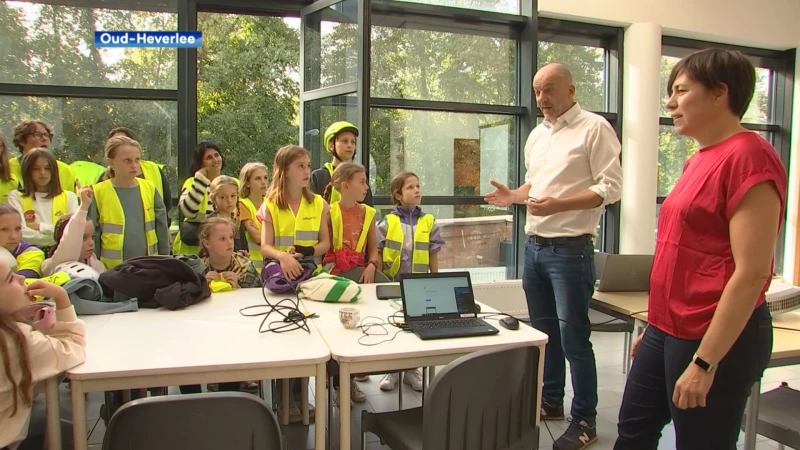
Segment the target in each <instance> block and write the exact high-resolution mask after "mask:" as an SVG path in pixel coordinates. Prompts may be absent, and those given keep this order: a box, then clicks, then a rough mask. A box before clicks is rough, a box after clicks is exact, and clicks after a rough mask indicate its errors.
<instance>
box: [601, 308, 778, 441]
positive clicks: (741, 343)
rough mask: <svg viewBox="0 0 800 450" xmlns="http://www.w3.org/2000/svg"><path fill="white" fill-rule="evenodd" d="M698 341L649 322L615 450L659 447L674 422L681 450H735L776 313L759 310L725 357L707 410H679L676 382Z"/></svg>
mask: <svg viewBox="0 0 800 450" xmlns="http://www.w3.org/2000/svg"><path fill="white" fill-rule="evenodd" d="M699 345H700V341H699V340H694V341H690V340H684V339H678V338H675V337H672V336H670V335H668V334H666V333H664V332H663V331H661V330H659V329H657V328H655V327H653V326H650V327H648V328H647V330H646V331H645V334H644V338H643V339H642V342H641V343H640V344H639V348H638V349H637V350H636V358H635V359H634V361H633V367H632V368H631V370H630V374H629V375H628V382H627V384H626V386H625V394H624V395H623V398H622V406H621V407H620V410H619V425H618V434H619V437H618V438H617V443H616V445H615V446H614V449H615V450H628V449H630V450H651V449H652V450H655V449H656V448H657V447H658V440H659V438H660V437H661V430H662V429H663V428H664V425H666V424H667V423H669V421H670V420H672V422H673V425H674V427H675V443H676V447H677V450H690V449H691V450H694V449H697V450H714V449H724V450H733V449H735V448H736V441H737V439H738V438H739V430H740V428H741V425H742V414H743V413H744V409H745V406H746V404H747V397H748V396H749V395H750V389H751V388H752V386H753V383H754V382H755V381H757V380H758V379H759V378H761V376H762V374H763V373H764V369H765V368H766V367H767V364H768V363H769V359H770V355H771V353H772V316H770V313H769V308H768V307H767V305H766V304H763V305H761V306H759V307H758V308H756V310H755V311H754V312H753V315H752V316H751V317H750V320H749V321H748V322H747V325H745V327H744V330H742V334H740V335H739V338H738V339H737V340H736V342H735V343H734V344H733V347H731V349H730V351H729V352H728V354H727V355H726V356H725V357H724V358H723V359H722V361H721V362H720V364H719V367H718V368H717V371H716V373H715V375H714V382H713V384H712V385H711V390H710V391H709V393H708V396H707V397H706V406H705V407H704V408H690V409H686V410H681V409H678V407H676V406H675V404H674V403H673V402H672V394H673V391H674V390H675V383H676V382H677V381H678V378H680V376H681V375H682V374H683V372H684V371H685V370H686V367H687V366H688V365H689V364H693V363H692V358H693V356H694V354H695V352H696V351H697V347H698V346H699Z"/></svg>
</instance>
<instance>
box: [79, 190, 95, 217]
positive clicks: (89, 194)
mask: <svg viewBox="0 0 800 450" xmlns="http://www.w3.org/2000/svg"><path fill="white" fill-rule="evenodd" d="M78 195H80V197H81V209H82V210H84V211H88V210H89V205H91V204H92V199H93V198H94V189H92V186H91V185H89V186H86V187H84V188H81V190H80V191H79V192H78Z"/></svg>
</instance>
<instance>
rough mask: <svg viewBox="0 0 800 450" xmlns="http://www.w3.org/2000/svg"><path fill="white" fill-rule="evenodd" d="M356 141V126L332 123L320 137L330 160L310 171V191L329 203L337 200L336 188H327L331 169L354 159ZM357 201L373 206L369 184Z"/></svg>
mask: <svg viewBox="0 0 800 450" xmlns="http://www.w3.org/2000/svg"><path fill="white" fill-rule="evenodd" d="M357 143H358V127H357V126H355V125H353V124H352V123H350V122H343V121H342V122H334V123H332V124H331V125H330V126H329V127H328V129H327V130H325V134H324V135H323V137H322V144H323V145H324V146H325V150H326V151H327V152H328V153H330V154H331V156H332V158H331V162H329V163H325V164H324V165H323V166H322V167H320V168H319V169H316V170H314V171H313V172H312V173H311V192H313V193H315V194H319V195H322V196H323V197H324V198H325V201H327V202H328V203H330V204H331V205H332V204H334V203H336V202H338V201H339V198H340V194H339V190H338V189H336V188H335V187H333V188H332V189H330V190H328V187H329V186H331V180H332V179H333V171H334V170H336V168H337V167H338V166H339V164H342V163H346V162H354V161H355V157H356V144H357ZM326 191H327V192H326ZM359 203H365V204H367V205H369V206H373V204H372V191H371V190H370V189H369V185H367V195H365V196H364V199H363V200H361V201H360V202H359Z"/></svg>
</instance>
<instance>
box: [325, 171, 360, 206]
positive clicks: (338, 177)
mask: <svg viewBox="0 0 800 450" xmlns="http://www.w3.org/2000/svg"><path fill="white" fill-rule="evenodd" d="M359 173H366V170H365V169H364V166H362V165H361V164H357V163H352V162H346V163H341V164H339V165H338V166H336V169H334V171H333V176H331V182H330V183H328V185H327V186H325V194H323V196H322V197H323V198H324V199H325V200H327V201H328V202H330V201H331V193H332V192H333V188H336V190H338V191H341V190H342V183H345V182H347V181H350V180H352V179H353V177H354V176H356V175H358V174H359Z"/></svg>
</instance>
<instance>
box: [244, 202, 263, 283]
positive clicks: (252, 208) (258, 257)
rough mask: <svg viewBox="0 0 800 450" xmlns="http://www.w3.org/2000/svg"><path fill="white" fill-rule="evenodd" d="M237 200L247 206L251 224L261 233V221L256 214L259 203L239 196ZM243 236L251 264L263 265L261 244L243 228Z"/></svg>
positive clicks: (259, 266)
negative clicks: (245, 238) (245, 237)
mask: <svg viewBox="0 0 800 450" xmlns="http://www.w3.org/2000/svg"><path fill="white" fill-rule="evenodd" d="M239 201H240V202H241V203H242V204H243V205H244V207H245V208H247V211H248V212H249V213H250V217H252V218H253V225H255V227H256V228H257V229H258V232H259V234H260V233H261V221H260V220H258V218H257V217H256V214H257V213H258V208H259V207H261V205H258V207H256V205H254V204H253V201H252V200H250V199H249V198H240V199H239ZM244 234H245V236H247V251H248V252H249V253H250V261H252V262H253V265H254V266H255V267H256V269H261V268H262V267H264V256H262V254H261V244H259V243H258V242H256V241H254V240H253V238H252V237H251V236H250V233H248V232H247V230H245V232H244Z"/></svg>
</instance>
